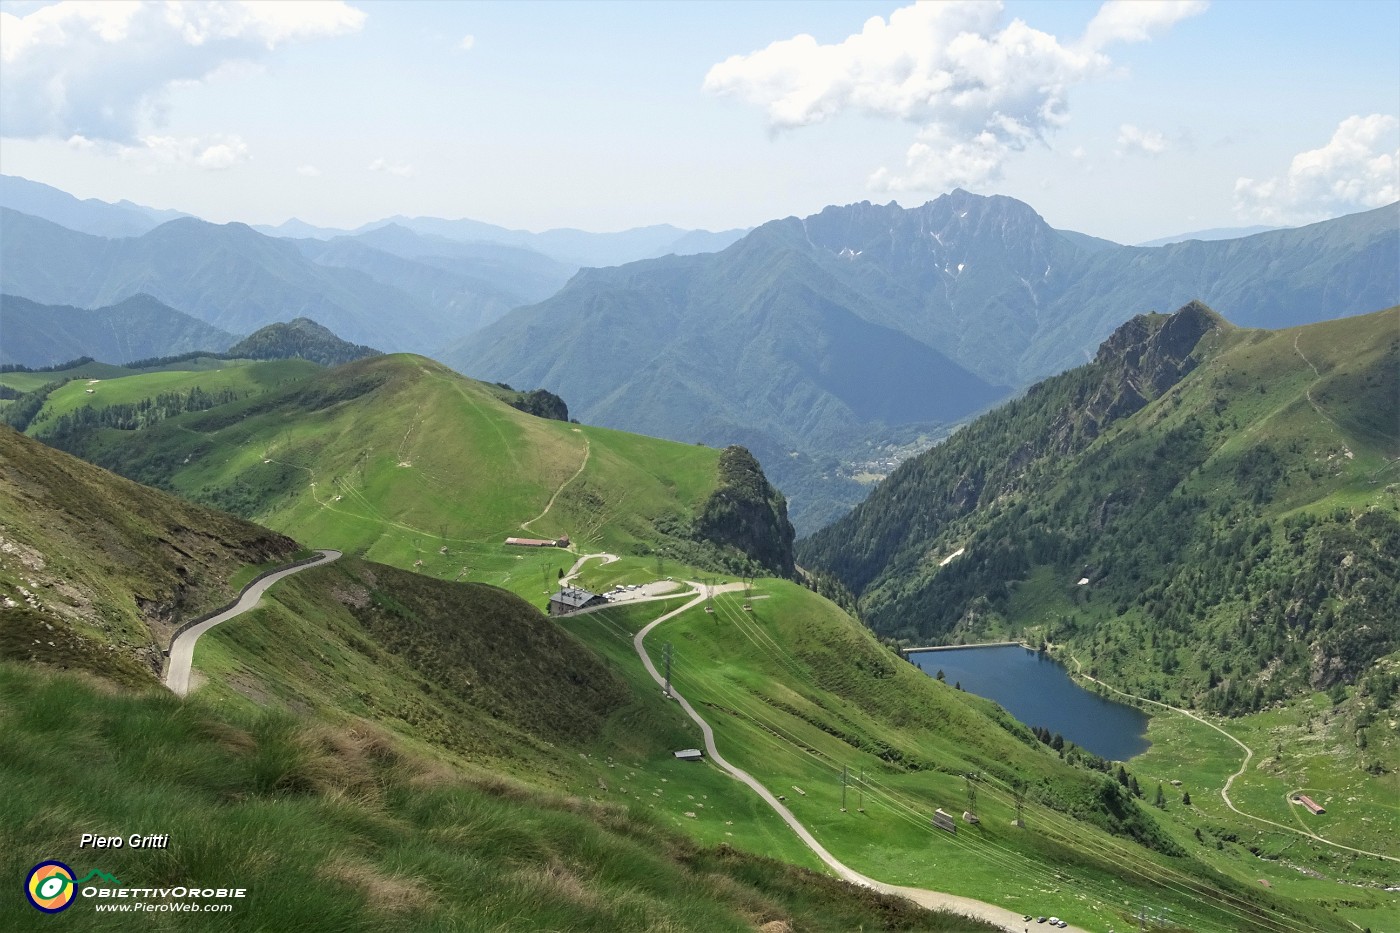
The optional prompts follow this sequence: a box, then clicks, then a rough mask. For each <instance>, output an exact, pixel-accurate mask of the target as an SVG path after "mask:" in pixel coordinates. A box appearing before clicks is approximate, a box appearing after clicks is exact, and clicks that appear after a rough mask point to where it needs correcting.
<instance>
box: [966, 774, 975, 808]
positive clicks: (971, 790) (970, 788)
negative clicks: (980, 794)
mask: <svg viewBox="0 0 1400 933" xmlns="http://www.w3.org/2000/svg"><path fill="white" fill-rule="evenodd" d="M964 779H965V780H966V781H967V811H968V812H969V813H973V814H975V813H976V812H977V772H976V771H969V772H968V773H967V774H966V775H964Z"/></svg>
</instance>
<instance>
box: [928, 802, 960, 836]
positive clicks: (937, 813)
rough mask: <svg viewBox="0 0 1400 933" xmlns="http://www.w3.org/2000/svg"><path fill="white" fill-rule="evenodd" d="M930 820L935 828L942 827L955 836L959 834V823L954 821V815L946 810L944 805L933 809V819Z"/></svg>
mask: <svg viewBox="0 0 1400 933" xmlns="http://www.w3.org/2000/svg"><path fill="white" fill-rule="evenodd" d="M930 822H931V823H932V824H933V827H934V828H935V829H941V830H943V831H944V832H947V833H951V834H952V835H954V836H956V835H957V834H958V824H957V823H954V822H953V817H952V815H951V814H949V813H946V812H944V810H943V808H942V807H940V808H938V809H937V810H934V811H933V819H932V820H931V821H930Z"/></svg>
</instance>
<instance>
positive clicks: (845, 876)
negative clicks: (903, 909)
mask: <svg viewBox="0 0 1400 933" xmlns="http://www.w3.org/2000/svg"><path fill="white" fill-rule="evenodd" d="M692 586H695V587H696V589H697V591H698V593H697V595H696V597H695V598H694V599H692V600H690V601H689V602H687V603H686V604H685V605H683V606H681V607H680V608H678V609H673V610H671V611H670V612H668V613H666V614H665V615H663V616H661V617H659V618H657V619H656V620H654V621H653V622H651V623H650V624H648V625H647V626H645V627H644V628H643V629H642V630H641V631H639V632H638V633H637V634H636V635H635V636H633V638H632V647H634V648H636V649H637V656H638V657H640V658H641V659H642V663H643V664H645V665H646V669H647V673H649V674H651V677H652V679H653V680H655V681H656V682H657V683H658V684H660V685H661V686H663V687H664V686H665V683H666V682H665V679H664V678H663V677H662V676H661V674H660V673H658V672H657V670H656V665H654V664H652V663H651V657H650V656H649V655H648V654H647V652H646V647H645V645H644V644H643V641H644V640H645V639H646V637H647V634H648V633H649V632H650V631H651V630H652V629H654V628H656V627H657V626H658V625H660V624H661V623H662V622H665V621H667V620H668V619H672V618H675V617H676V616H678V615H680V614H681V613H682V612H685V611H686V610H687V609H691V608H694V607H695V606H698V605H700V603H702V602H704V601H705V599H706V598H707V597H708V596H709V595H711V594H714V593H722V592H726V591H730V590H736V589H742V588H743V584H742V583H730V584H727V585H725V586H715V587H705V586H701V585H699V584H692ZM671 696H672V697H674V698H675V700H676V702H677V703H679V704H680V705H681V709H683V710H685V712H686V715H687V716H689V717H690V718H691V719H693V720H695V722H696V724H697V725H699V726H700V731H701V732H702V733H703V734H704V736H705V754H706V755H708V756H709V757H710V760H711V761H713V762H714V763H715V764H717V765H719V766H720V767H721V768H723V769H724V770H725V771H727V772H729V774H730V775H732V776H733V777H736V778H738V779H739V780H740V781H743V782H744V783H745V784H747V785H748V786H749V787H750V788H752V789H753V791H754V793H756V794H758V795H759V796H760V797H762V798H763V800H764V802H765V803H767V804H768V806H770V807H772V808H773V809H774V810H775V811H776V812H777V814H778V815H779V816H780V817H782V818H783V822H785V823H787V824H788V826H790V827H792V830H793V832H795V833H797V835H798V837H799V838H801V840H802V841H803V843H805V844H806V846H807V848H809V849H811V850H812V851H813V852H814V853H816V856H817V858H819V859H821V860H822V861H823V862H824V863H826V865H827V867H829V868H830V869H831V870H832V871H833V872H835V873H836V875H837V877H839V878H841V879H842V880H844V881H849V882H850V883H852V884H858V885H860V886H861V887H865V888H870V889H871V890H874V891H879V892H880V893H882V894H894V895H898V896H899V897H904V898H907V899H909V900H911V901H913V902H914V903H916V904H918V905H919V906H920V907H926V908H928V909H930V910H941V911H945V912H951V913H956V914H963V915H965V916H968V917H976V918H977V919H979V920H986V921H988V922H989V923H994V924H996V925H997V926H1000V927H1002V928H1003V929H1007V930H1018V929H1022V928H1024V927H1026V923H1025V922H1024V921H1023V919H1022V915H1021V914H1019V913H1014V912H1012V911H1010V910H1006V909H1005V908H1002V907H998V906H996V905H995V904H988V903H987V902H985V901H979V900H974V899H973V898H970V897H959V896H957V895H956V894H945V893H943V892H942V891H930V890H928V889H927V888H908V887H904V886H902V885H895V884H885V883H884V882H883V881H876V880H875V879H874V878H871V877H869V876H867V875H862V874H861V873H860V872H858V871H856V870H855V869H853V868H849V867H847V866H846V864H845V863H844V862H842V861H840V860H839V859H837V858H836V856H834V855H832V854H831V853H830V852H828V851H827V850H826V847H825V846H823V845H822V844H821V843H820V842H818V841H817V840H816V837H815V836H813V835H812V834H811V832H810V831H808V829H807V827H805V826H803V825H802V823H801V822H799V821H798V819H797V817H795V816H793V814H792V811H791V810H789V809H788V808H787V807H785V806H783V804H782V802H781V801H780V800H778V798H776V797H774V796H773V794H772V793H771V792H770V791H769V790H768V788H766V787H764V786H763V784H761V783H760V782H759V780H758V779H757V778H755V777H754V776H753V775H751V774H749V773H748V772H747V771H744V770H743V769H742V768H739V767H737V766H735V765H732V764H730V763H729V762H728V761H726V760H725V758H724V756H723V755H721V754H720V753H719V749H718V748H716V747H715V732H714V730H713V729H712V728H710V724H709V723H708V722H706V721H705V720H704V718H703V717H702V716H701V715H700V714H699V713H697V712H696V711H695V707H693V706H691V705H690V701H689V700H687V699H686V698H685V697H683V696H681V695H680V694H679V693H678V692H676V688H675V686H674V685H672V687H671ZM1066 929H1070V930H1076V931H1080V928H1079V927H1075V926H1071V927H1067V928H1066ZM1080 933H1083V931H1080Z"/></svg>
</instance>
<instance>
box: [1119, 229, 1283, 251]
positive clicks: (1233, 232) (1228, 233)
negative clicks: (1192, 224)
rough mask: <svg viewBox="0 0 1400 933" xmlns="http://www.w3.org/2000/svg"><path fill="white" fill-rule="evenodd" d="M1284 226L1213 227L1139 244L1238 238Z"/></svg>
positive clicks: (1169, 243) (1153, 244)
mask: <svg viewBox="0 0 1400 933" xmlns="http://www.w3.org/2000/svg"><path fill="white" fill-rule="evenodd" d="M1283 229H1286V228H1284V227H1271V226H1268V225H1265V224H1256V225H1254V226H1252V227H1211V228H1209V229H1207V230H1193V231H1191V232H1190V233H1178V234H1177V235H1176V236H1164V237H1158V238H1157V239H1155V240H1148V241H1147V242H1146V243H1138V244H1136V245H1138V246H1170V245H1171V244H1173V243H1184V242H1186V241H1187V240H1237V239H1239V238H1240V237H1246V236H1254V235H1255V234H1256V233H1269V232H1270V231H1273V230H1283Z"/></svg>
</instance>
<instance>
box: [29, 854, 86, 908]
mask: <svg viewBox="0 0 1400 933" xmlns="http://www.w3.org/2000/svg"><path fill="white" fill-rule="evenodd" d="M76 893H77V886H76V885H75V884H74V883H73V869H71V868H69V867H68V866H67V865H65V864H63V863H62V862H52V861H50V862H40V863H39V864H38V865H35V866H34V867H33V868H31V869H29V877H28V878H26V879H24V894H25V896H26V897H28V898H29V903H31V904H33V905H34V909H35V910H42V911H43V912H44V913H46V914H56V913H58V912H59V911H63V910H67V909H68V908H69V907H71V906H73V897H74V895H75V894H76Z"/></svg>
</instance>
